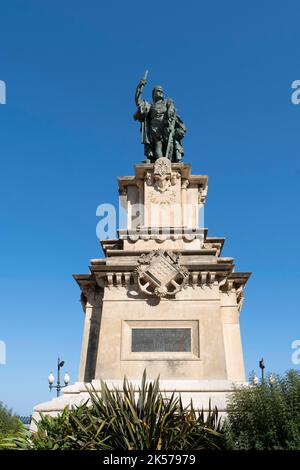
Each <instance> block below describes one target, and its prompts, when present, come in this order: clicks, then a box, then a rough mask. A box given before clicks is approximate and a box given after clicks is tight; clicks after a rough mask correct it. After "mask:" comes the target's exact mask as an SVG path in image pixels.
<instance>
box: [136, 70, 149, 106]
mask: <svg viewBox="0 0 300 470" xmlns="http://www.w3.org/2000/svg"><path fill="white" fill-rule="evenodd" d="M147 76H148V70H146V72H145V75H144V77H143V78H142V79H141V80H140V81H139V83H138V86H137V87H136V90H135V104H136V105H137V106H140V105H141V104H142V102H143V100H142V91H143V89H144V86H145V85H146V83H147Z"/></svg>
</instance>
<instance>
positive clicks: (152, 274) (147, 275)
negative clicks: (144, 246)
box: [135, 250, 188, 297]
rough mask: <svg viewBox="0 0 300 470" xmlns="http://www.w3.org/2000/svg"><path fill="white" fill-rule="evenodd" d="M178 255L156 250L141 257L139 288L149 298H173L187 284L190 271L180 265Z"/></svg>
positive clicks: (138, 268)
mask: <svg viewBox="0 0 300 470" xmlns="http://www.w3.org/2000/svg"><path fill="white" fill-rule="evenodd" d="M179 256H180V255H178V254H175V253H173V252H172V251H164V250H156V251H152V252H151V253H149V254H143V255H141V256H140V258H139V260H138V263H139V266H138V267H137V268H136V271H135V272H136V277H137V282H138V285H139V288H140V290H141V291H142V292H144V293H145V294H146V295H149V296H156V297H166V296H173V295H175V294H176V293H177V292H179V291H180V290H181V289H182V288H183V287H184V286H185V284H186V281H187V278H188V271H187V269H186V268H185V267H184V266H181V265H180V263H179Z"/></svg>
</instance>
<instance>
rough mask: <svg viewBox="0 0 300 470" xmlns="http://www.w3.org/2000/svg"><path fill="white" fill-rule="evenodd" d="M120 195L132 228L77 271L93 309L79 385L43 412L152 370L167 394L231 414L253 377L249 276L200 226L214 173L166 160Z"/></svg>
mask: <svg viewBox="0 0 300 470" xmlns="http://www.w3.org/2000/svg"><path fill="white" fill-rule="evenodd" d="M119 193H120V198H121V204H122V206H123V208H125V209H126V213H127V227H126V228H124V229H120V230H119V231H118V238H116V239H114V240H104V241H102V242H101V243H102V248H103V251H104V254H105V258H104V259H93V260H91V263H90V273H89V274H78V275H74V278H75V280H76V281H77V283H78V284H79V286H80V289H81V296H82V305H83V309H84V312H85V322H84V333H83V342H82V352H81V360H80V371H79V382H77V383H76V384H75V385H72V386H69V387H67V388H66V389H65V391H64V395H63V396H62V397H60V398H58V399H54V400H52V401H50V402H48V403H44V404H41V405H38V406H37V407H36V408H35V412H37V411H39V412H43V413H50V414H55V413H57V412H59V411H60V410H62V409H63V407H64V406H65V405H66V404H78V403H80V401H81V400H82V399H86V396H87V392H86V386H88V384H90V383H92V384H93V385H94V386H95V387H96V389H99V387H100V382H99V379H104V380H106V381H107V382H109V383H110V384H111V386H113V385H114V386H117V387H119V386H120V383H121V382H122V380H123V377H124V376H126V377H127V378H128V379H129V380H131V381H132V382H137V383H139V381H140V380H141V377H142V374H143V371H144V369H146V371H147V377H148V378H149V379H155V378H157V376H158V375H159V376H160V379H161V389H162V390H165V392H166V393H167V394H168V393H171V392H172V391H174V390H176V391H178V392H180V393H181V395H182V397H183V399H184V401H187V402H188V401H189V400H190V398H193V402H194V405H195V406H198V407H199V408H202V406H203V407H204V409H207V407H208V402H209V398H211V400H212V404H213V405H214V404H216V405H217V406H218V408H219V410H220V411H221V412H224V411H225V409H226V395H227V394H228V393H232V390H233V388H234V386H235V385H236V384H241V383H244V381H245V373H244V363H243V353H242V345H241V338H240V325H239V315H240V310H241V307H242V303H243V289H244V286H245V284H246V282H247V280H248V278H249V275H250V274H249V273H236V272H235V271H234V263H233V258H225V257H222V256H221V251H222V247H223V244H224V238H219V237H218V238H216V237H209V236H208V233H207V229H204V228H203V226H201V221H202V220H203V210H204V204H205V199H206V195H207V176H206V175H191V173H190V165H189V164H179V163H178V164H171V163H170V162H169V160H167V159H165V158H160V159H158V160H157V161H156V163H155V164H140V165H136V166H135V176H130V177H121V178H119Z"/></svg>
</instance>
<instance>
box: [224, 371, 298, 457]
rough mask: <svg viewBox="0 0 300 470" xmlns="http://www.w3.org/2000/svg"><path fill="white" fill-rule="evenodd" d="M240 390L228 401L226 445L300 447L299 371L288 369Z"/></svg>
mask: <svg viewBox="0 0 300 470" xmlns="http://www.w3.org/2000/svg"><path fill="white" fill-rule="evenodd" d="M273 378H274V380H273V383H269V381H268V380H265V381H264V383H262V384H260V385H257V386H251V387H244V388H243V389H241V390H237V391H236V393H234V394H233V395H232V397H231V399H230V402H229V404H228V417H227V420H226V445H227V448H229V449H243V450H277V449H286V450H296V449H297V450H300V373H299V372H297V371H295V370H290V371H288V372H287V373H286V374H285V375H284V376H283V377H280V376H273Z"/></svg>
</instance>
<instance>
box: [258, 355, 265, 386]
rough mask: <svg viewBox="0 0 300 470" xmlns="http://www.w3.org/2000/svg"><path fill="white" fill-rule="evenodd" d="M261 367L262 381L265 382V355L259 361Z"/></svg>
mask: <svg viewBox="0 0 300 470" xmlns="http://www.w3.org/2000/svg"><path fill="white" fill-rule="evenodd" d="M259 367H260V369H261V383H262V384H263V383H264V381H265V372H264V368H265V363H264V358H263V357H262V358H261V360H260V361H259Z"/></svg>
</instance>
